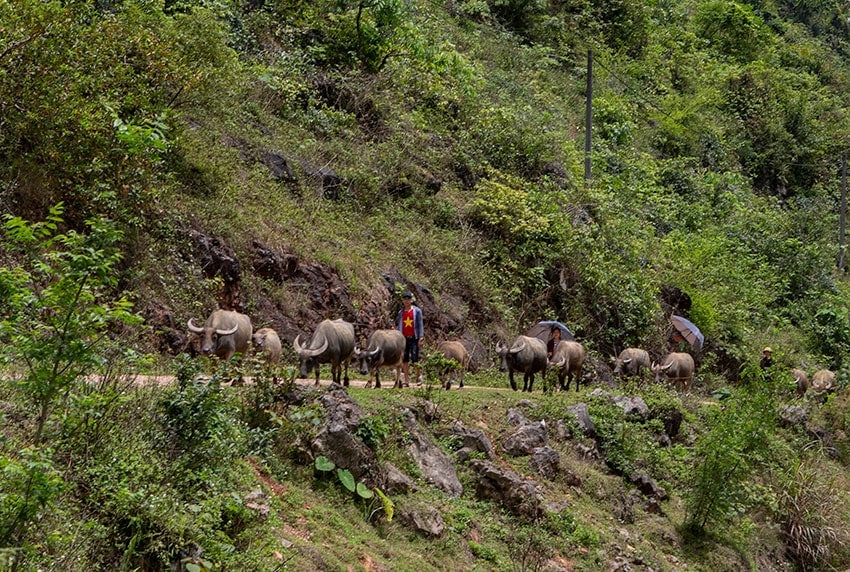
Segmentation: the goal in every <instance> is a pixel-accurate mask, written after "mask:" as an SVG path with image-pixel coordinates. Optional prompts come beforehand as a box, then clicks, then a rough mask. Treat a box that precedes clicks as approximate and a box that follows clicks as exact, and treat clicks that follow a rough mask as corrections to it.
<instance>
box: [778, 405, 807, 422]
mask: <svg viewBox="0 0 850 572" xmlns="http://www.w3.org/2000/svg"><path fill="white" fill-rule="evenodd" d="M779 419H780V421H781V423H782V424H783V425H785V426H787V427H791V426H794V425H805V424H806V421H808V420H809V412H808V411H806V408H805V407H800V406H799V405H784V406H782V407H780V408H779Z"/></svg>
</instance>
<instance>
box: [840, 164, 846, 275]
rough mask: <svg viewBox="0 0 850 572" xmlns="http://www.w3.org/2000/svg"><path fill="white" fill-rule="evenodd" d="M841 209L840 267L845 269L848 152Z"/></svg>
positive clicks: (844, 170) (843, 177)
mask: <svg viewBox="0 0 850 572" xmlns="http://www.w3.org/2000/svg"><path fill="white" fill-rule="evenodd" d="M840 208H841V210H840V213H839V216H838V269H839V270H841V271H842V272H843V271H844V268H845V266H846V265H847V261H846V260H845V258H846V256H845V250H846V244H845V243H846V237H845V232H844V230H845V226H846V225H845V222H846V220H847V154H846V153H845V154H844V156H842V157H841V207H840Z"/></svg>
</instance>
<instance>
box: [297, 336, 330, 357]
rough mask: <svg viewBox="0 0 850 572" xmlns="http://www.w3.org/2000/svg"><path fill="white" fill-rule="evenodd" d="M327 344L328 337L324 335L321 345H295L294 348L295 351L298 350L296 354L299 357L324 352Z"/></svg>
mask: <svg viewBox="0 0 850 572" xmlns="http://www.w3.org/2000/svg"><path fill="white" fill-rule="evenodd" d="M328 345H329V344H328V338H327V337H325V339H324V341H323V343H322V345H321V346H319V347H318V348H316V349H310V348H302V347H297V348H295V351H296V352H298V355H300V356H301V357H316V356H317V355H321V354H322V353H324V351H325V350H326V349H328Z"/></svg>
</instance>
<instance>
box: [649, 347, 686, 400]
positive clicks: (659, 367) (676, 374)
mask: <svg viewBox="0 0 850 572" xmlns="http://www.w3.org/2000/svg"><path fill="white" fill-rule="evenodd" d="M694 369H695V366H694V358H692V357H691V354H686V353H682V352H671V353H669V354H667V357H665V358H664V359H663V360H661V362H660V363H657V364H653V365H652V373H654V374H655V381H656V382H659V381H661V380H662V379H664V378H665V377H666V378H667V379H668V380H670V381H671V382H673V385H676V384H677V383H681V384H682V389H683V390H684V391H687V390H688V389H690V387H691V380H692V379H693V377H694Z"/></svg>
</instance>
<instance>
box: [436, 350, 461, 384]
mask: <svg viewBox="0 0 850 572" xmlns="http://www.w3.org/2000/svg"><path fill="white" fill-rule="evenodd" d="M436 351H437V353H440V354H442V355H443V357H444V358H446V359H449V360H454V361H456V362H457V367H455V368H453V369H452V370H451V371H448V372H446V383H445V385H444V387H445V388H446V389H451V388H452V377H457V378H458V387H460V388H462V387H463V376H464V375H465V374H466V370H467V368H469V352H468V351H466V347H465V346H464V345H463V344H462V343H460V342H453V341H443V342H439V343H438V344H437V348H436Z"/></svg>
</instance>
